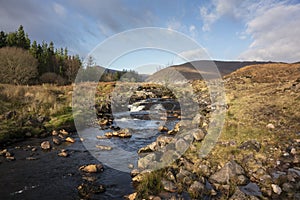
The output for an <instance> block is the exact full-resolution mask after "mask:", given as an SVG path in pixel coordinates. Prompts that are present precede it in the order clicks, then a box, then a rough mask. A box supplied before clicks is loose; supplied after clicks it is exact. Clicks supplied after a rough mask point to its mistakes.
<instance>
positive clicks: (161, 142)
mask: <svg viewBox="0 0 300 200" xmlns="http://www.w3.org/2000/svg"><path fill="white" fill-rule="evenodd" d="M173 139H174V138H173V137H171V136H165V135H160V136H158V137H157V139H156V142H157V145H158V146H160V147H164V146H166V145H167V144H169V143H171V142H172V141H173Z"/></svg>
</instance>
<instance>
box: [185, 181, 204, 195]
mask: <svg viewBox="0 0 300 200" xmlns="http://www.w3.org/2000/svg"><path fill="white" fill-rule="evenodd" d="M204 190H205V186H204V184H203V183H200V182H199V181H194V182H193V184H192V185H191V186H190V187H189V189H188V192H189V193H190V194H191V196H192V197H193V198H198V197H202V194H203V193H204Z"/></svg>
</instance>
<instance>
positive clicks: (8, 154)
mask: <svg viewBox="0 0 300 200" xmlns="http://www.w3.org/2000/svg"><path fill="white" fill-rule="evenodd" d="M12 156H13V154H12V153H10V152H9V151H7V152H6V153H5V157H6V158H7V157H12Z"/></svg>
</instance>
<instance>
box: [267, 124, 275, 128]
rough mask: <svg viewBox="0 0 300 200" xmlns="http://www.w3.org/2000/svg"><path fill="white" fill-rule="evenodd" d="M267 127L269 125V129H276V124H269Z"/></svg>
mask: <svg viewBox="0 0 300 200" xmlns="http://www.w3.org/2000/svg"><path fill="white" fill-rule="evenodd" d="M266 127H267V128H268V129H275V126H274V125H273V124H268V125H267V126H266Z"/></svg>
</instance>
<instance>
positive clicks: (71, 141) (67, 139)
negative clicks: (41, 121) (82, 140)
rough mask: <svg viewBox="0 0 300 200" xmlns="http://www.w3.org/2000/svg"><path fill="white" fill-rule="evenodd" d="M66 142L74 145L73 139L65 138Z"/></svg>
mask: <svg viewBox="0 0 300 200" xmlns="http://www.w3.org/2000/svg"><path fill="white" fill-rule="evenodd" d="M66 142H70V143H74V142H75V140H74V139H73V138H71V137H67V138H66Z"/></svg>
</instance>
